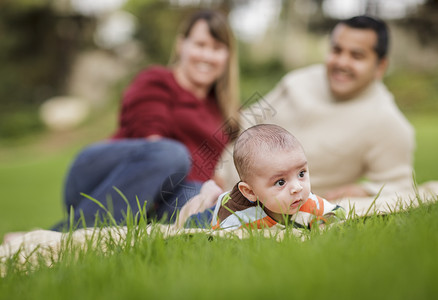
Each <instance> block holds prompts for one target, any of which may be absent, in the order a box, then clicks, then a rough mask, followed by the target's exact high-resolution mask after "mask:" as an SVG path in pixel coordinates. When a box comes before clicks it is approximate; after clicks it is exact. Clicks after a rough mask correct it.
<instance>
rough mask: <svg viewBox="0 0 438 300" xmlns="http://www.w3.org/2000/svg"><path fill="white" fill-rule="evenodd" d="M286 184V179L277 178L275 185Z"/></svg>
mask: <svg viewBox="0 0 438 300" xmlns="http://www.w3.org/2000/svg"><path fill="white" fill-rule="evenodd" d="M285 184H286V181H285V180H284V179H280V180H277V181H276V182H275V186H283V185H285Z"/></svg>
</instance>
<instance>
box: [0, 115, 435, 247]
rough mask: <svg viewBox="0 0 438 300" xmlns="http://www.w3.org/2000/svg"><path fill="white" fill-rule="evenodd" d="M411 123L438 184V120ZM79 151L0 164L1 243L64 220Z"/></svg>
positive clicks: (426, 176)
mask: <svg viewBox="0 0 438 300" xmlns="http://www.w3.org/2000/svg"><path fill="white" fill-rule="evenodd" d="M408 119H409V120H410V121H411V122H412V124H413V125H414V127H415V129H416V137H417V149H416V155H415V170H416V178H417V181H418V182H419V183H422V182H425V181H428V180H433V179H436V180H438V158H437V153H438V138H437V137H438V117H437V116H436V115H435V114H426V113H422V114H411V115H408ZM81 143H82V144H81V146H82V145H84V144H85V143H84V142H83V141H81ZM79 149H80V146H79V145H75V146H74V147H72V148H71V149H63V150H61V151H59V152H55V153H52V154H50V155H44V154H42V153H38V154H35V155H34V154H33V152H32V151H29V150H28V151H27V152H25V154H22V155H19V156H16V157H13V159H9V160H8V162H2V163H1V164H0V239H2V238H3V235H4V234H5V233H7V232H10V231H22V230H25V231H27V230H31V229H34V228H49V227H50V226H52V225H54V223H55V222H57V221H59V220H60V219H61V218H62V217H63V210H62V187H63V181H64V178H65V173H66V172H67V169H68V166H69V164H70V162H71V161H72V160H73V158H74V155H75V154H76V153H77V151H78V150H79Z"/></svg>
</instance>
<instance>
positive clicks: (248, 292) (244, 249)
mask: <svg viewBox="0 0 438 300" xmlns="http://www.w3.org/2000/svg"><path fill="white" fill-rule="evenodd" d="M132 228H133V227H131V229H132ZM137 228H138V227H137ZM437 232H438V203H434V204H432V205H423V206H420V207H419V208H417V209H412V210H410V211H409V212H402V213H398V214H393V215H389V216H384V217H382V216H374V217H369V218H367V219H349V220H347V222H346V223H344V224H339V225H338V226H335V227H334V228H331V229H330V230H329V231H327V232H323V233H322V234H320V233H318V232H309V231H307V232H305V236H306V237H307V238H308V239H307V240H305V241H301V240H299V239H298V238H297V237H295V236H293V235H286V237H285V238H284V239H283V240H281V241H280V242H278V241H276V239H275V238H264V237H262V236H261V235H260V234H259V233H258V232H253V235H252V236H251V237H250V238H248V239H243V240H239V239H237V238H228V239H227V238H218V237H210V236H209V235H208V234H207V235H206V234H193V235H183V236H176V237H172V238H167V239H164V238H163V237H162V236H161V235H160V234H152V235H138V236H137V237H136V238H134V242H133V243H131V242H129V243H127V242H126V241H123V240H122V241H120V242H108V243H107V244H106V246H107V249H108V250H107V252H103V251H101V250H100V249H99V248H98V247H94V248H90V249H89V250H87V251H86V252H83V251H79V250H74V251H73V254H72V253H70V252H68V251H66V250H64V252H62V253H63V258H62V259H61V261H59V262H55V263H54V264H53V266H51V267H46V266H45V265H38V264H37V265H36V266H35V268H34V269H32V270H31V269H28V270H24V271H23V270H20V269H19V268H15V267H14V265H13V262H12V263H10V264H9V266H10V269H9V270H8V273H7V275H6V276H5V277H4V278H3V279H0V299H44V300H48V299H66V300H67V299H84V300H86V299H93V300H95V299H281V298H284V299H367V300H369V299H436V295H437V293H438V285H436V279H437V277H436V274H437V272H438V260H437V259H436V253H438V235H437V234H436V233H437Z"/></svg>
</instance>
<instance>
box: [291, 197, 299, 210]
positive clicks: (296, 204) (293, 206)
mask: <svg viewBox="0 0 438 300" xmlns="http://www.w3.org/2000/svg"><path fill="white" fill-rule="evenodd" d="M300 204H301V199H298V200H295V201H294V202H292V204H291V205H290V207H292V208H296V207H298V206H299V205H300Z"/></svg>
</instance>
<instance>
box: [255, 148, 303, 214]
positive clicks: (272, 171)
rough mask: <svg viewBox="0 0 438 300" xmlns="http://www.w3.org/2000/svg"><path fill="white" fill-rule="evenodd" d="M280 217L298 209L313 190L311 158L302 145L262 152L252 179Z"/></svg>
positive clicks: (257, 192)
mask: <svg viewBox="0 0 438 300" xmlns="http://www.w3.org/2000/svg"><path fill="white" fill-rule="evenodd" d="M248 183H249V184H250V185H251V187H252V189H253V191H254V194H255V195H256V196H257V198H258V200H259V201H260V202H261V203H263V205H264V207H265V209H268V211H270V212H271V213H270V215H271V216H272V217H274V218H275V219H276V220H279V219H282V218H281V217H282V215H293V214H295V213H297V212H298V210H299V209H300V207H301V205H303V204H304V203H305V202H306V201H307V199H308V198H309V194H310V178H309V171H308V169H307V158H306V156H305V154H304V151H303V150H302V148H300V147H297V148H296V149H293V150H291V151H276V152H272V153H268V154H260V155H258V157H257V158H256V161H255V167H254V168H253V173H252V175H251V178H250V182H248Z"/></svg>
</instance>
